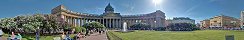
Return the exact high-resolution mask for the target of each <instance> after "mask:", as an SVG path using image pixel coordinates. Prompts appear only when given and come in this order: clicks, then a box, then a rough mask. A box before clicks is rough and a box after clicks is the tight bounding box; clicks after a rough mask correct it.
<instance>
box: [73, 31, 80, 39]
mask: <svg viewBox="0 0 244 40" xmlns="http://www.w3.org/2000/svg"><path fill="white" fill-rule="evenodd" d="M80 38H81V37H80V32H79V33H77V34H76V35H75V38H74V39H75V40H80Z"/></svg>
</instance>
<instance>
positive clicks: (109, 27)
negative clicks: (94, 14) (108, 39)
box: [109, 19, 112, 28]
mask: <svg viewBox="0 0 244 40" xmlns="http://www.w3.org/2000/svg"><path fill="white" fill-rule="evenodd" d="M111 21H112V19H109V28H112V26H111Z"/></svg>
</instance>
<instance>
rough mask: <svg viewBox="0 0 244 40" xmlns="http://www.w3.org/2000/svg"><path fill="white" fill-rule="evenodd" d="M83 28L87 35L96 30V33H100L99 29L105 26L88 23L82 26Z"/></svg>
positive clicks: (97, 23)
mask: <svg viewBox="0 0 244 40" xmlns="http://www.w3.org/2000/svg"><path fill="white" fill-rule="evenodd" d="M83 27H85V28H86V35H88V33H89V32H90V30H94V29H97V30H98V31H101V29H104V28H105V26H104V25H103V24H101V23H99V22H89V23H86V24H84V25H83ZM99 29H100V30H99Z"/></svg>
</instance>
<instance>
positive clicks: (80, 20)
mask: <svg viewBox="0 0 244 40" xmlns="http://www.w3.org/2000/svg"><path fill="white" fill-rule="evenodd" d="M82 24H83V22H82V18H80V27H82Z"/></svg>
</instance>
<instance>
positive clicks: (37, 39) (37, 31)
mask: <svg viewBox="0 0 244 40" xmlns="http://www.w3.org/2000/svg"><path fill="white" fill-rule="evenodd" d="M39 37H40V35H39V27H37V30H36V40H39Z"/></svg>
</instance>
